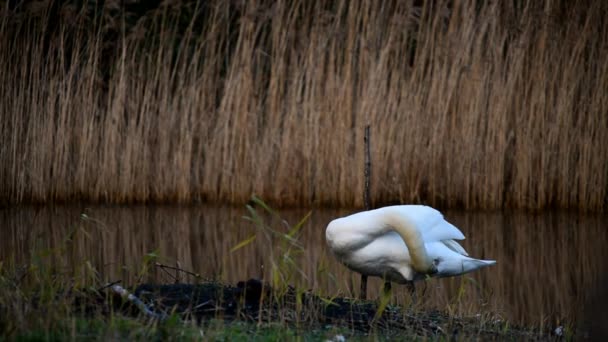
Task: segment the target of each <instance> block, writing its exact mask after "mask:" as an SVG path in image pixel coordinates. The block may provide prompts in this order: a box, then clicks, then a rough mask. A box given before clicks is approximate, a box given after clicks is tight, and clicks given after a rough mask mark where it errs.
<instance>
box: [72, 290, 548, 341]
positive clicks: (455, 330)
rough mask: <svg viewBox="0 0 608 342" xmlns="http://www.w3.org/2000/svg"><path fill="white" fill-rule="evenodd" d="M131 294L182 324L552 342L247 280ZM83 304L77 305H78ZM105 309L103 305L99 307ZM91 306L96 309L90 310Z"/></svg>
mask: <svg viewBox="0 0 608 342" xmlns="http://www.w3.org/2000/svg"><path fill="white" fill-rule="evenodd" d="M131 291H132V292H131V293H132V294H133V295H135V296H136V297H137V298H139V299H141V301H142V302H143V303H145V304H146V306H147V308H148V309H149V310H151V311H152V312H154V313H155V314H159V315H163V316H164V315H167V317H168V316H169V315H177V316H178V317H180V318H181V319H184V320H196V321H197V322H198V323H204V322H206V321H209V320H211V319H221V320H225V321H227V322H230V321H237V320H239V321H249V322H280V323H283V324H286V325H288V326H290V327H293V328H294V329H309V328H317V327H326V326H329V325H331V326H339V327H344V328H348V329H350V330H352V331H355V332H360V333H362V334H367V333H381V334H400V333H405V334H408V335H409V334H411V335H412V336H426V337H448V338H463V337H477V338H484V339H485V338H516V339H521V338H526V339H528V338H534V339H544V338H547V339H550V338H555V337H556V336H554V335H553V334H552V333H551V332H550V331H546V332H538V331H533V330H532V329H528V328H525V327H515V326H511V325H510V324H508V322H504V321H501V320H499V319H496V318H494V317H491V316H490V315H477V316H475V317H458V316H454V315H449V314H448V313H445V312H440V311H419V310H416V309H414V308H411V307H410V308H402V307H396V306H391V305H388V306H386V307H385V308H384V309H382V308H380V311H381V313H379V303H380V301H379V300H370V301H360V300H357V299H352V298H341V297H338V298H324V297H320V296H318V295H316V294H314V293H312V292H298V291H296V290H295V289H294V288H291V287H288V288H286V289H277V290H273V289H272V288H270V287H269V286H267V285H265V284H263V283H262V282H260V281H259V280H255V279H250V280H248V281H246V282H239V283H238V284H236V286H232V285H227V284H221V283H217V282H205V283H201V284H196V285H193V284H166V285H158V284H143V285H139V286H137V287H136V288H134V289H131ZM95 297H96V299H95V300H93V301H91V298H87V300H86V302H87V304H86V306H87V307H88V308H89V309H88V310H87V311H90V310H94V311H97V312H99V308H100V305H101V306H106V307H105V308H104V309H103V310H102V311H106V312H107V311H109V310H114V312H121V313H122V314H124V315H128V316H132V317H140V318H143V319H150V318H152V316H150V315H149V314H146V313H144V312H143V311H142V310H141V309H140V308H138V307H137V306H136V305H135V304H134V303H133V302H132V301H129V300H126V299H124V298H122V297H121V296H120V295H118V294H116V293H114V292H113V291H111V290H109V288H107V289H104V290H103V291H101V292H99V293H98V295H97V296H95ZM80 303H81V304H82V302H80ZM102 303H104V304H102ZM95 306H96V307H95Z"/></svg>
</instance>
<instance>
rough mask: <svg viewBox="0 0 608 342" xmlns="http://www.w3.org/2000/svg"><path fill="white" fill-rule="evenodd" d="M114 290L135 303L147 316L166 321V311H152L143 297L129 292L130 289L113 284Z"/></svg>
mask: <svg viewBox="0 0 608 342" xmlns="http://www.w3.org/2000/svg"><path fill="white" fill-rule="evenodd" d="M112 290H113V291H114V292H115V293H117V294H119V295H120V296H121V297H122V298H124V299H126V300H128V301H130V302H131V303H133V304H135V306H136V307H137V308H138V309H139V310H140V311H141V312H143V313H144V314H145V315H146V316H148V317H151V318H154V319H157V320H159V321H164V320H165V319H167V317H168V316H167V314H166V313H164V312H161V313H158V312H154V311H152V310H151V309H150V308H148V306H147V305H146V304H145V303H144V302H142V301H141V299H139V298H137V297H136V296H135V295H133V294H131V293H129V291H127V290H125V289H124V288H123V287H122V286H120V285H113V286H112Z"/></svg>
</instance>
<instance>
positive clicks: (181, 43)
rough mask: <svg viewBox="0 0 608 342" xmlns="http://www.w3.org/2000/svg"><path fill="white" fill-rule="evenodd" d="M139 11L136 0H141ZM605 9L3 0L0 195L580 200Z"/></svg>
mask: <svg viewBox="0 0 608 342" xmlns="http://www.w3.org/2000/svg"><path fill="white" fill-rule="evenodd" d="M144 3H145V4H144ZM606 13H608V2H606V1H601V0H596V1H589V2H571V1H566V0H563V1H533V0H529V1H528V0H518V1H509V2H502V1H500V2H454V1H437V2H436V1H379V2H375V1H369V2H365V1H351V2H349V1H317V2H308V1H297V0H293V1H283V2H266V1H259V0H252V1H200V2H196V1H177V2H160V1H149V2H143V1H105V2H87V1H85V2H82V1H9V2H2V6H1V9H0V62H1V63H0V80H1V82H0V112H1V113H2V115H0V160H1V161H2V165H1V166H0V188H1V189H3V191H2V192H1V193H0V203H3V204H17V203H50V202H70V201H85V202H104V203H135V202H148V203H155V202H156V203H160V202H165V203H171V202H179V203H190V202H200V201H205V202H229V203H233V204H235V203H245V202H247V200H248V199H249V197H250V196H251V194H253V193H255V194H257V195H258V196H260V197H261V198H264V199H265V200H266V201H268V202H269V203H273V204H274V205H276V206H310V205H313V206H343V207H353V206H354V207H363V200H362V198H361V193H363V189H364V187H365V185H364V183H365V182H364V177H363V175H362V174H361V172H358V170H360V166H361V165H363V161H364V155H363V153H361V150H362V149H361V148H360V147H361V144H362V141H363V134H364V133H363V132H364V129H363V128H364V127H365V126H366V125H370V126H371V130H372V136H373V137H374V138H373V143H372V145H371V159H372V164H373V165H374V170H373V173H372V175H371V177H372V179H371V183H372V184H373V188H372V189H371V198H370V199H371V202H372V204H373V206H374V207H378V206H381V205H383V204H388V203H396V202H401V203H405V202H410V203H421V202H422V203H426V204H429V205H433V206H435V207H441V208H462V209H532V210H542V209H572V210H580V211H598V212H601V211H603V210H605V209H606V206H607V203H608V159H607V158H608V135H607V134H605V133H606V131H607V129H608V115H606V113H608V102H607V101H606V100H605V98H606V94H608V77H607V75H608V24H607V23H606V21H605V20H604V18H605V17H606Z"/></svg>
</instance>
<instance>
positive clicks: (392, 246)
mask: <svg viewBox="0 0 608 342" xmlns="http://www.w3.org/2000/svg"><path fill="white" fill-rule="evenodd" d="M326 238H327V243H328V245H329V247H330V248H331V250H332V252H333V253H334V254H335V255H336V257H337V258H338V259H339V260H340V261H341V262H342V263H343V264H345V265H346V266H347V267H348V268H350V269H352V270H353V271H356V272H359V273H361V274H362V275H366V276H376V277H381V278H383V279H385V280H386V281H392V282H396V283H400V284H405V283H411V282H413V281H416V280H420V279H424V278H426V277H427V276H431V277H449V276H456V275H460V274H464V273H468V272H471V271H474V270H477V269H479V268H482V267H486V266H490V265H493V264H495V263H496V261H494V260H478V259H473V258H470V257H468V255H467V252H466V251H465V250H464V248H462V246H460V244H458V242H456V241H455V240H462V239H464V235H463V234H462V232H461V231H460V230H459V229H458V228H456V227H455V226H453V225H452V224H450V223H449V222H447V221H446V220H444V218H443V215H442V214H441V213H440V212H439V211H437V210H435V209H433V208H431V207H427V206H423V205H397V206H390V207H384V208H380V209H375V210H370V211H364V212H360V213H356V214H353V215H350V216H346V217H342V218H338V219H335V220H333V221H331V222H330V223H329V225H328V226H327V231H326Z"/></svg>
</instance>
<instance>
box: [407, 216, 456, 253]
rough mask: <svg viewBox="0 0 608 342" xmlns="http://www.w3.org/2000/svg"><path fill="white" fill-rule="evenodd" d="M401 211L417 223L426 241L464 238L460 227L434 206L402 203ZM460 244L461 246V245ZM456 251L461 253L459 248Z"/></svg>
mask: <svg viewBox="0 0 608 342" xmlns="http://www.w3.org/2000/svg"><path fill="white" fill-rule="evenodd" d="M399 211H400V212H401V213H402V214H403V215H405V216H407V217H408V219H409V220H411V221H412V222H413V223H414V224H415V225H416V227H417V228H418V230H419V231H420V233H421V234H422V239H423V240H424V241H425V242H433V241H443V240H464V234H462V232H461V231H460V229H458V228H456V227H455V226H454V225H452V224H451V223H449V222H448V221H446V220H445V219H444V218H443V215H442V214H441V213H440V212H439V211H438V210H436V209H434V208H431V207H428V206H424V205H402V206H399ZM455 243H456V242H455ZM456 244H457V243H456ZM458 246H459V247H460V245H458ZM448 247H449V246H448ZM450 249H453V248H450ZM460 249H462V247H460ZM462 250H463V251H464V249H462ZM454 251H455V252H458V253H460V252H459V251H457V250H454ZM465 253H466V252H465ZM460 254H463V253H460Z"/></svg>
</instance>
